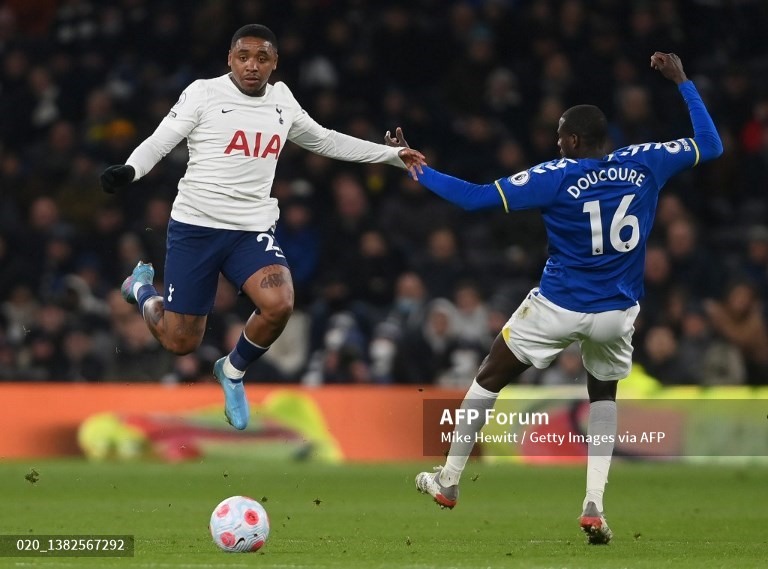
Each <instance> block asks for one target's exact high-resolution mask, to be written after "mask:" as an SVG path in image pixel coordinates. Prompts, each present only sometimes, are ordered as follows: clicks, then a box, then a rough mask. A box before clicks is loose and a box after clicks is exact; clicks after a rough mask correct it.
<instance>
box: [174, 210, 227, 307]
mask: <svg viewBox="0 0 768 569" xmlns="http://www.w3.org/2000/svg"><path fill="white" fill-rule="evenodd" d="M230 233H231V232H227V231H225V230H222V229H213V228H210V227H199V226H197V225H189V224H186V223H181V222H178V221H175V220H173V219H172V220H171V221H170V222H169V224H168V240H167V251H166V255H165V275H164V284H165V294H164V295H163V306H164V308H165V310H166V311H169V312H171V313H175V314H179V315H195V316H206V315H207V314H208V313H209V312H210V311H211V308H213V301H214V299H215V298H216V287H217V286H218V282H219V271H220V270H221V262H222V259H223V257H224V255H225V253H226V250H227V249H228V244H227V241H228V240H229V239H231V235H230ZM176 320H177V319H175V320H174V322H176Z"/></svg>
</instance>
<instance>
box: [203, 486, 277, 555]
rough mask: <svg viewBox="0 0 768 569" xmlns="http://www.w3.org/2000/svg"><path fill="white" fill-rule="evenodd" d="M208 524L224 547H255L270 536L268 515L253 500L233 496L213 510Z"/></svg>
mask: <svg viewBox="0 0 768 569" xmlns="http://www.w3.org/2000/svg"><path fill="white" fill-rule="evenodd" d="M208 528H209V529H210V530H211V537H212V538H213V542H214V543H215V544H216V545H218V546H219V547H220V548H221V549H223V550H224V551H233V552H234V551H238V552H244V551H257V550H259V549H261V547H262V546H263V545H264V543H266V541H267V538H268V537H269V516H268V515H267V511H266V510H265V509H264V507H263V506H262V505H261V504H259V503H258V502H257V501H256V500H254V499H252V498H248V497H246V496H232V497H230V498H227V499H226V500H224V501H223V502H221V503H220V504H219V505H218V506H216V508H215V509H214V510H213V513H212V514H211V523H210V524H209V525H208Z"/></svg>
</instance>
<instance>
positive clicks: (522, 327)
mask: <svg viewBox="0 0 768 569" xmlns="http://www.w3.org/2000/svg"><path fill="white" fill-rule="evenodd" d="M583 317H584V315H583V314H581V313H579V312H572V311H570V310H566V309H564V308H560V307H559V306H557V305H555V304H554V303H552V302H550V301H549V300H547V299H545V298H544V297H543V296H542V295H541V294H540V293H539V291H538V289H533V290H532V291H531V292H530V293H529V294H528V296H527V297H526V298H525V300H523V302H522V303H521V304H520V306H519V307H518V308H517V310H516V311H515V312H514V314H512V317H511V318H510V319H509V320H508V321H507V323H506V324H505V325H504V328H503V329H502V331H501V333H502V336H503V338H504V341H505V342H506V344H507V346H508V347H509V349H510V351H511V352H512V353H513V354H514V355H515V357H516V358H517V359H518V360H520V361H521V362H522V363H524V364H528V365H533V366H534V367H536V368H538V369H543V368H545V367H547V366H548V365H549V364H551V363H552V361H553V360H554V359H555V358H556V357H557V356H558V354H559V353H560V352H562V351H563V350H564V349H565V348H567V347H568V346H569V345H571V344H572V343H573V342H574V341H576V340H577V339H578V337H579V336H578V330H579V326H580V325H581V321H582V319H583Z"/></svg>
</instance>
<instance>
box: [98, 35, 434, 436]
mask: <svg viewBox="0 0 768 569" xmlns="http://www.w3.org/2000/svg"><path fill="white" fill-rule="evenodd" d="M277 60H278V55H277V39H276V37H275V35H274V33H273V32H272V31H271V30H270V29H269V28H267V27H265V26H262V25H258V24H251V25H247V26H243V27H242V28H240V29H239V30H237V31H236V32H235V34H234V36H233V37H232V42H231V44H230V50H229V55H228V58H227V63H228V65H229V67H230V73H228V74H226V75H222V76H220V77H216V78H214V79H202V80H198V81H195V82H193V83H192V84H191V85H189V87H187V88H186V89H185V90H184V92H183V93H182V94H181V96H180V97H179V100H178V101H177V102H176V104H175V105H174V106H173V108H172V109H171V111H170V112H169V113H168V115H167V116H166V117H165V118H164V119H163V120H162V122H161V123H160V125H159V126H158V127H157V129H156V130H155V132H154V133H153V134H152V135H151V136H150V137H149V138H147V139H146V140H145V141H144V142H142V143H141V144H140V145H139V146H138V147H137V148H136V149H135V150H134V151H133V153H132V154H131V155H130V156H129V157H128V160H127V161H126V163H125V164H124V165H114V166H110V167H108V168H107V169H106V170H105V171H104V173H103V174H102V175H101V185H102V188H103V189H104V191H106V192H108V193H113V192H115V191H116V190H118V189H120V188H122V187H125V186H127V185H128V184H130V183H131V182H133V181H135V180H138V179H139V178H141V177H142V176H144V175H146V174H147V172H149V171H150V170H151V169H152V167H153V166H154V165H155V164H157V162H159V161H160V159H161V158H163V156H165V155H166V154H167V153H168V152H170V151H171V150H172V149H173V148H174V147H175V146H176V145H177V144H178V143H179V142H181V140H182V139H184V138H186V139H187V145H188V148H189V162H188V163H187V171H186V173H185V174H184V177H183V178H181V180H180V181H179V191H178V194H177V196H176V199H175V201H174V203H173V209H172V211H171V219H170V221H169V224H168V240H167V254H166V259H165V279H164V280H165V294H164V296H163V295H161V294H159V293H158V291H157V290H156V289H155V288H154V286H153V284H152V281H153V278H154V269H153V268H152V265H151V264H148V263H143V262H141V261H140V262H139V263H138V265H137V266H136V268H135V269H134V270H133V273H132V274H131V276H129V277H128V278H127V279H125V281H124V282H123V285H122V293H123V297H124V298H125V299H126V301H128V302H130V303H136V304H138V307H139V311H140V312H141V314H142V316H143V317H144V320H145V322H146V323H147V326H148V327H149V329H150V330H151V331H152V334H153V335H154V336H155V337H156V338H157V340H158V341H159V342H160V343H161V344H162V345H163V347H164V348H165V349H167V350H169V351H171V352H173V353H175V354H179V355H181V354H188V353H190V352H193V351H194V350H195V349H197V347H198V346H199V345H200V342H201V341H202V338H203V334H204V332H205V326H206V320H207V315H208V313H209V312H210V310H211V308H212V306H213V301H214V297H215V294H216V286H217V282H218V276H219V272H221V273H222V274H223V275H224V276H225V277H226V278H227V279H228V280H229V281H230V282H232V283H233V284H234V285H235V286H236V287H237V289H238V290H239V291H242V292H243V293H244V294H246V295H247V296H248V298H249V299H250V300H251V301H252V302H253V303H254V305H255V306H256V310H255V311H254V313H253V314H252V315H251V317H250V318H249V319H248V322H247V323H246V325H245V328H244V330H243V332H242V334H241V335H240V339H239V341H238V342H237V345H236V347H235V349H234V350H233V351H232V352H231V353H230V354H229V355H227V356H226V357H223V358H221V359H219V360H218V361H217V362H216V364H215V365H214V375H215V376H216V379H217V380H218V381H219V383H220V384H221V385H222V388H223V390H224V395H225V415H226V417H227V420H228V421H229V422H230V423H231V424H232V426H234V427H235V428H236V429H245V427H246V426H247V424H248V417H249V410H248V402H247V400H246V397H245V391H244V388H243V381H242V378H243V375H244V373H245V370H246V368H247V367H248V365H249V364H251V363H252V362H254V361H255V360H256V359H258V358H259V357H261V356H262V355H263V354H264V352H266V351H267V349H269V346H270V345H271V344H272V343H273V342H274V341H275V339H277V337H278V336H279V335H280V333H281V332H282V331H283V328H284V327H285V325H286V323H287V321H288V318H289V317H290V315H291V313H292V311H293V297H294V292H293V284H292V280H291V273H290V270H289V265H288V261H287V260H286V258H285V256H284V255H283V252H282V250H281V249H280V245H279V244H278V242H277V240H276V239H275V235H274V226H275V223H276V221H277V219H278V217H279V210H278V203H277V200H276V199H275V198H273V197H271V196H270V194H271V190H272V183H273V180H274V177H275V168H276V165H277V160H278V158H279V156H280V152H281V151H282V149H283V147H284V146H285V142H286V141H288V140H290V141H291V142H293V143H295V144H297V145H299V146H301V147H302V148H306V149H307V150H310V151H312V152H315V153H317V154H320V155H322V156H327V157H329V158H336V159H339V160H346V161H349V162H383V163H387V164H390V165H392V166H396V167H399V168H406V169H408V170H410V172H411V174H412V175H414V176H415V174H416V171H417V170H419V169H420V168H421V165H422V164H424V163H425V162H424V156H423V155H422V154H421V153H420V152H418V151H416V150H412V149H407V148H392V147H389V146H386V145H383V144H375V143H373V142H368V141H365V140H360V139H358V138H353V137H351V136H347V135H344V134H340V133H338V132H335V131H332V130H328V129H326V128H324V127H322V126H320V125H319V124H318V123H316V122H315V121H314V120H313V119H312V118H311V117H310V116H309V115H308V114H307V113H306V112H305V111H304V110H303V109H302V108H301V105H299V103H298V102H297V101H296V99H295V98H294V96H293V94H292V93H291V91H290V89H289V88H288V87H287V86H286V85H285V84H284V83H282V82H277V83H275V84H274V85H271V84H269V83H268V81H269V78H270V75H271V74H272V72H273V71H274V70H275V69H276V68H277Z"/></svg>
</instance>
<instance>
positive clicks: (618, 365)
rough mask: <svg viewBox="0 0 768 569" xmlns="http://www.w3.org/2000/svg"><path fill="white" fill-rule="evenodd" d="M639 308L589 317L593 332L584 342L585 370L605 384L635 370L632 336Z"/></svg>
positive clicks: (582, 353)
mask: <svg viewBox="0 0 768 569" xmlns="http://www.w3.org/2000/svg"><path fill="white" fill-rule="evenodd" d="M639 312H640V307H639V306H633V307H632V308H629V309H627V310H611V311H609V312H602V313H598V314H592V315H590V316H591V318H592V319H593V321H592V323H591V326H590V328H591V333H590V334H589V336H588V337H587V338H585V339H583V340H582V341H581V358H582V361H583V362H584V368H585V369H586V370H587V371H588V372H589V373H591V374H592V375H593V376H594V377H595V378H597V379H600V380H603V381H616V380H619V379H624V378H625V377H627V376H628V375H629V372H630V371H631V370H632V350H633V348H632V335H633V334H634V333H635V319H636V318H637V315H638V313H639Z"/></svg>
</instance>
